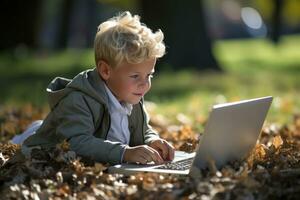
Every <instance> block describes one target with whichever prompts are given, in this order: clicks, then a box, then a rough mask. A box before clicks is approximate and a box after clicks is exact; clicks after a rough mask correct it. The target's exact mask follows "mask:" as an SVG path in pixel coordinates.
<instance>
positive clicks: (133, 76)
mask: <svg viewBox="0 0 300 200" xmlns="http://www.w3.org/2000/svg"><path fill="white" fill-rule="evenodd" d="M138 77H139V75H137V74H136V75H131V76H130V78H134V79H137V78H138Z"/></svg>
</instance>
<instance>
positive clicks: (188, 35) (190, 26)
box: [140, 0, 221, 71]
mask: <svg viewBox="0 0 300 200" xmlns="http://www.w3.org/2000/svg"><path fill="white" fill-rule="evenodd" d="M140 5H141V12H142V21H144V22H145V23H146V24H147V25H148V26H149V27H150V28H152V29H158V28H161V29H162V30H163V32H164V33H165V42H166V46H167V55H166V56H165V58H164V59H163V62H167V63H169V64H171V65H172V66H173V67H174V68H175V69H179V68H196V69H199V70H217V71H221V68H220V67H219V65H218V63H217V61H216V59H215V57H214V55H213V53H212V42H211V38H210V37H209V34H208V31H207V27H206V21H205V16H204V7H203V1H202V0H189V1H184V2H183V1H180V0H164V1H159V0H141V1H140Z"/></svg>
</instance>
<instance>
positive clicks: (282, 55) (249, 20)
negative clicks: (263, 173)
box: [0, 0, 300, 121]
mask: <svg viewBox="0 0 300 200" xmlns="http://www.w3.org/2000/svg"><path fill="white" fill-rule="evenodd" d="M1 4H2V6H1V7H2V12H1V15H2V17H1V19H0V20H1V24H2V28H1V29H2V31H1V40H0V41H1V43H0V90H1V98H0V103H1V105H4V104H10V105H16V106H17V105H20V104H26V103H30V104H32V105H34V106H43V105H46V104H47V96H46V92H45V88H46V87H47V85H48V83H49V82H50V81H51V80H52V79H53V78H54V77H56V76H62V77H67V78H73V77H74V75H76V74H77V73H79V72H80V71H83V70H85V69H88V68H92V67H93V66H95V64H94V54H93V49H92V48H93V40H94V35H95V33H96V30H97V26H98V25H99V24H100V23H101V22H103V21H105V20H106V19H108V18H110V17H112V16H114V15H116V14H117V13H119V12H121V11H125V10H129V11H131V12H132V13H134V14H138V15H140V16H141V20H142V22H144V23H146V24H147V25H148V26H149V27H150V28H152V29H153V30H154V31H155V30H157V29H159V28H160V29H162V31H163V32H164V33H165V43H166V46H167V54H166V56H165V57H164V58H163V59H161V60H159V62H158V64H157V73H156V74H155V78H154V80H153V87H152V90H151V91H150V92H149V93H148V94H147V96H146V100H149V101H152V102H154V103H155V104H156V109H155V111H156V112H158V113H162V114H166V115H169V116H177V115H178V114H180V113H181V114H184V115H186V116H188V118H189V120H190V121H194V120H195V119H197V118H201V117H202V116H203V115H207V111H209V109H210V107H211V106H212V105H213V104H216V103H222V102H227V101H234V100H240V99H247V98H254V97H260V96H268V95H272V96H274V97H275V99H274V103H273V106H272V109H271V115H269V117H271V118H272V119H274V120H280V121H286V120H290V119H291V117H289V116H290V113H294V112H299V105H300V103H299V99H300V98H299V87H300V84H299V82H298V79H299V73H300V51H299V45H300V36H299V35H298V34H299V32H300V20H299V19H300V2H299V1H297V0H284V1H283V0H211V1H208V0H202V1H200V0H198V1H197V0H191V1H185V2H182V1H178V0H177V1H171V0H166V1H151V0H126V1H124V0H123V1H117V0H102V1H101V0H88V1H83V0H64V1H61V0H52V1H49V0H43V1H38V0H36V1H33V0H31V1H26V2H25V1H21V0H19V1H3V2H2V3H1Z"/></svg>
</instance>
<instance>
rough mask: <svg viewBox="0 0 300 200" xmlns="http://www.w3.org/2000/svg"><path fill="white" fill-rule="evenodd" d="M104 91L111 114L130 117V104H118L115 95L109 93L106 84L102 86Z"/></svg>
mask: <svg viewBox="0 0 300 200" xmlns="http://www.w3.org/2000/svg"><path fill="white" fill-rule="evenodd" d="M104 86H105V90H106V92H107V95H108V101H109V109H110V111H111V112H120V113H122V114H126V115H128V116H129V115H131V111H132V104H129V103H120V102H119V101H118V99H117V98H116V97H115V95H114V94H113V93H112V92H111V91H110V89H109V88H108V87H107V85H106V84H104Z"/></svg>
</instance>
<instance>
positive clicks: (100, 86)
mask: <svg viewBox="0 0 300 200" xmlns="http://www.w3.org/2000/svg"><path fill="white" fill-rule="evenodd" d="M72 91H80V92H82V93H84V94H85V95H88V96H90V97H92V98H94V99H95V100H96V101H98V102H100V103H102V104H104V105H106V106H107V105H108V97H107V95H106V91H105V87H104V82H103V81H102V79H101V78H100V76H99V74H98V72H97V69H96V68H94V69H89V70H86V71H83V72H81V73H79V74H78V75H77V76H75V77H74V78H73V79H66V78H62V77H56V78H55V79H53V81H51V83H50V84H49V85H48V87H47V93H48V100H49V105H50V108H51V110H53V109H54V107H55V106H56V105H57V104H58V103H59V102H60V101H61V100H62V99H63V98H64V97H66V96H67V95H68V94H69V93H70V92H72ZM104 94H105V95H104Z"/></svg>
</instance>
